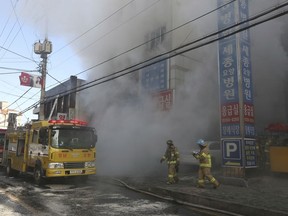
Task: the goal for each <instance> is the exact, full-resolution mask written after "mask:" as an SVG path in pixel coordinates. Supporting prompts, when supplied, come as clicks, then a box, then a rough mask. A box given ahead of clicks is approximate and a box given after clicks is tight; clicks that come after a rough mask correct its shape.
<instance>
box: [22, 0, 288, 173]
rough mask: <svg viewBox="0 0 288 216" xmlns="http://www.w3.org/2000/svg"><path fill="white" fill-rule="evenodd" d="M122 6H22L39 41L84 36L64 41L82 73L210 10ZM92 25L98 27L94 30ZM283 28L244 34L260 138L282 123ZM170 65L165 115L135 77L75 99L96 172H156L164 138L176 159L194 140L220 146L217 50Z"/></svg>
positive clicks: (254, 7) (186, 33) (281, 24)
mask: <svg viewBox="0 0 288 216" xmlns="http://www.w3.org/2000/svg"><path fill="white" fill-rule="evenodd" d="M56 2H57V7H54V5H53V3H55V4H56ZM128 2H129V1H124V0H123V1H119V0H109V1H108V0H105V1H93V2H92V1H69V5H67V1H59V0H58V1H38V2H37V3H35V2H33V5H31V3H27V5H26V7H27V8H30V7H32V6H33V8H34V11H38V12H39V11H40V12H41V13H40V14H42V15H43V16H40V14H36V13H35V14H30V23H31V25H33V28H35V27H37V28H39V33H40V34H41V36H42V34H43V36H44V35H46V34H47V35H48V37H56V36H57V37H61V38H62V40H63V41H64V43H65V42H69V41H71V40H72V39H74V38H75V37H77V36H79V35H80V34H81V33H84V32H87V30H89V32H87V33H86V34H84V35H83V36H81V37H80V38H79V39H78V40H76V41H74V42H73V43H71V46H72V48H73V50H74V51H75V53H77V58H79V59H80V60H81V63H82V65H83V69H86V68H89V67H91V66H94V65H97V64H99V63H101V62H103V61H105V60H107V59H109V58H112V57H114V56H116V55H119V54H120V53H123V52H125V51H126V50H129V49H131V48H133V47H135V46H137V45H139V44H142V43H143V42H144V41H147V35H149V34H150V33H151V32H153V31H155V29H157V28H159V27H161V26H165V28H166V31H169V30H171V29H173V28H175V27H177V26H179V25H181V24H183V23H185V22H187V21H189V20H192V19H194V18H196V17H197V16H200V15H201V14H203V13H204V12H208V11H209V10H212V9H214V8H215V7H216V4H215V1H212V0H211V1H200V0H170V1H166V0H165V1H164V0H162V1H161V0H160V1H157V0H154V1H152V0H145V1H132V2H131V3H130V4H127V3H128ZM249 2H250V1H249ZM263 2H265V4H263ZM277 2H279V1H276V0H273V1H270V0H269V1H268V0H267V1H262V0H255V1H253V3H251V12H250V14H255V13H257V12H259V11H261V10H263V9H265V8H267V7H269V6H272V5H273V4H275V3H277ZM125 4H127V6H126V7H124V8H123V9H122V10H121V11H119V12H118V13H116V14H115V15H113V16H111V17H110V18H109V19H107V20H105V21H103V18H104V17H108V16H109V15H111V14H112V13H113V12H115V11H116V10H117V9H118V8H120V7H122V6H123V5H125ZM27 11H28V10H27ZM216 17H217V16H216V14H215V13H214V14H211V15H209V16H207V17H204V18H203V19H199V20H197V21H195V22H193V23H191V24H189V25H187V26H185V27H183V28H180V29H178V30H176V31H173V33H171V34H167V36H166V38H165V39H164V42H163V43H162V44H161V46H159V47H158V49H155V50H153V52H151V51H150V52H148V54H147V45H144V46H141V47H139V48H137V49H135V50H133V51H131V52H129V53H125V54H124V55H121V56H119V57H118V58H116V59H113V60H111V61H109V62H107V63H105V64H101V65H99V66H98V67H95V68H93V69H92V70H90V71H89V72H87V77H86V79H87V80H88V81H91V80H94V79H96V78H100V77H102V76H104V75H107V74H110V73H113V72H116V71H120V70H122V69H124V68H126V67H129V66H131V65H133V64H137V63H139V62H141V61H143V60H144V59H148V58H149V57H151V56H153V55H157V54H159V53H161V52H165V51H169V50H171V49H173V48H175V47H177V46H179V45H181V44H184V43H187V42H189V41H193V40H194V39H197V38H199V37H201V36H204V35H207V34H209V33H211V32H213V31H216V30H217V18H216ZM102 21H103V22H102ZM97 23H101V24H99V25H97V26H96V24H97ZM95 26H96V27H95ZM285 26H286V28H285ZM284 29H286V30H287V19H286V20H285V19H281V18H280V19H278V20H275V21H270V22H267V23H265V24H263V25H261V26H258V27H256V28H254V29H251V48H252V71H253V79H254V91H255V92H254V93H255V108H256V113H255V116H256V127H257V124H258V125H259V128H257V130H259V131H261V130H262V129H263V127H264V126H265V124H267V123H269V122H273V121H280V122H283V121H285V122H286V121H287V112H286V110H287V104H286V101H287V100H286V99H287V89H286V84H285V82H286V81H287V78H286V75H285V72H286V73H287V69H286V68H287V62H288V61H287V55H285V51H284V47H283V46H284V45H285V44H286V46H287V43H286V42H285V40H284V42H283V41H282V43H281V39H280V38H281V37H282V38H283V34H284V35H285V34H286V38H287V31H286V33H285V32H284ZM284 38H285V36H284ZM285 49H286V50H287V47H285ZM56 50H57V48H56ZM60 53H61V52H59V54H60ZM59 54H57V55H59ZM57 55H56V54H55V58H56V56H57ZM51 60H53V59H51ZM173 61H174V62H178V61H180V62H181V65H182V66H183V65H185V66H186V67H185V68H184V69H181V75H179V74H178V75H177V78H173V77H170V85H172V83H171V82H174V85H176V84H178V85H177V86H176V87H177V90H176V91H175V103H174V104H173V108H172V110H171V111H170V112H160V111H158V110H157V109H156V104H155V101H154V100H153V99H152V98H151V97H150V95H149V94H147V93H146V92H144V91H142V87H141V85H140V84H139V81H140V80H141V74H140V73H139V72H135V73H132V74H130V75H126V76H123V77H121V78H117V79H115V80H113V81H109V82H105V83H103V84H100V85H96V86H95V87H92V88H89V89H87V90H85V91H83V92H82V96H83V106H84V105H85V114H86V116H88V117H89V120H90V121H91V122H92V123H93V125H94V126H95V127H96V128H97V131H98V135H99V141H98V144H97V146H98V152H97V155H98V158H97V163H98V173H102V174H117V175H121V174H123V175H125V174H138V175H140V174H142V173H153V172H154V173H157V172H156V170H159V166H160V165H159V159H160V158H161V156H162V154H163V153H164V150H165V148H166V140H167V139H172V140H174V142H175V144H176V146H177V147H178V148H179V150H180V153H181V154H182V153H184V152H185V153H187V152H189V151H191V150H192V149H193V148H196V145H195V144H194V142H195V140H196V139H198V138H205V139H210V140H211V139H214V140H215V139H219V138H220V131H219V124H220V123H219V119H220V118H219V100H218V98H219V94H218V91H219V89H218V65H217V44H212V45H208V46H205V47H203V48H200V49H197V50H194V51H191V52H189V53H186V54H185V55H183V56H177V57H176V58H174V59H172V60H171V62H173ZM67 63H68V62H67ZM70 63H71V62H70ZM70 63H68V64H70ZM172 65H173V64H172ZM174 66H175V65H174ZM176 66H177V65H176ZM176 66H175V67H176ZM178 66H179V65H178ZM170 69H171V70H172V69H173V68H170ZM174 69H175V68H174ZM175 70H176V71H177V70H178V69H175ZM179 73H180V72H179ZM173 79H174V80H173ZM284 80H285V81H284ZM140 83H141V82H140ZM175 83H176V84H175ZM162 168H163V169H164V167H162Z"/></svg>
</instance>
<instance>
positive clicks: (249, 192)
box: [121, 170, 288, 216]
mask: <svg viewBox="0 0 288 216" xmlns="http://www.w3.org/2000/svg"><path fill="white" fill-rule="evenodd" d="M213 174H214V176H215V177H216V178H217V179H218V180H219V181H220V183H221V185H220V187H219V188H217V189H214V188H213V186H212V185H211V184H209V183H208V182H207V184H206V188H205V189H201V188H197V187H196V183H197V172H196V171H194V170H193V171H192V172H191V173H189V172H187V170H186V171H185V172H180V173H179V177H180V181H179V182H178V183H177V184H173V185H167V184H166V179H165V177H166V176H159V175H158V176H157V175H156V176H154V177H151V176H150V177H147V178H146V177H133V178H131V177H130V178H127V177H125V178H121V181H122V183H123V184H125V186H127V187H129V188H130V189H133V190H136V191H138V192H142V193H147V194H150V195H154V196H157V197H161V198H164V199H167V200H170V201H174V202H178V203H180V204H187V205H191V206H195V207H197V206H200V207H202V206H206V207H208V208H215V209H218V210H219V212H221V211H229V212H233V213H235V215H253V216H255V215H256V216H257V215H259V216H288V175H286V174H284V175H276V174H271V173H257V174H254V175H253V174H252V175H251V176H250V177H247V178H246V179H244V178H232V177H223V176H222V175H221V170H218V171H214V172H213Z"/></svg>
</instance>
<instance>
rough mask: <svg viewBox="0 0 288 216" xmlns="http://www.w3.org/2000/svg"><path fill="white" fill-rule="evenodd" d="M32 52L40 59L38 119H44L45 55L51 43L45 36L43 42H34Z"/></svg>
mask: <svg viewBox="0 0 288 216" xmlns="http://www.w3.org/2000/svg"><path fill="white" fill-rule="evenodd" d="M34 52H35V53H36V54H39V55H40V57H41V58H42V59H43V60H42V65H41V74H42V85H41V96H40V110H39V117H38V118H39V120H44V119H45V114H44V99H45V86H46V73H47V56H48V54H50V53H51V52H52V43H51V42H50V41H48V40H47V38H45V40H44V41H43V43H41V42H40V41H39V42H36V43H35V44H34Z"/></svg>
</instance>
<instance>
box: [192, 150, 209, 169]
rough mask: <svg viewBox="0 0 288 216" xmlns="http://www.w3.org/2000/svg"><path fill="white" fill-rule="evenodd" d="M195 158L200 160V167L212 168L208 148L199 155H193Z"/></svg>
mask: <svg viewBox="0 0 288 216" xmlns="http://www.w3.org/2000/svg"><path fill="white" fill-rule="evenodd" d="M193 156H194V157H195V158H196V159H198V160H199V163H200V167H203V168H204V167H206V168H211V166H212V165H211V155H210V153H209V149H208V147H205V148H203V149H202V150H201V151H200V152H199V153H197V154H193Z"/></svg>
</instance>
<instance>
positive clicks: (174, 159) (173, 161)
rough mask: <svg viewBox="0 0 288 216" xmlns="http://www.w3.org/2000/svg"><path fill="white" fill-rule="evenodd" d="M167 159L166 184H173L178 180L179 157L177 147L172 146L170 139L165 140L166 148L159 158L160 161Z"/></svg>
mask: <svg viewBox="0 0 288 216" xmlns="http://www.w3.org/2000/svg"><path fill="white" fill-rule="evenodd" d="M163 161H167V164H168V181H167V184H174V183H177V182H178V180H179V179H178V175H177V173H178V170H179V164H180V157H179V152H178V150H177V148H176V147H175V146H174V144H173V141H172V140H168V141H167V149H166V151H165V154H164V155H163V157H162V158H161V160H160V163H162V162H163Z"/></svg>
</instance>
